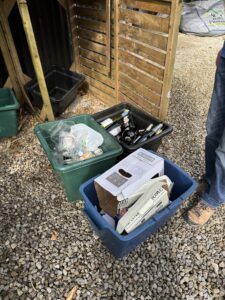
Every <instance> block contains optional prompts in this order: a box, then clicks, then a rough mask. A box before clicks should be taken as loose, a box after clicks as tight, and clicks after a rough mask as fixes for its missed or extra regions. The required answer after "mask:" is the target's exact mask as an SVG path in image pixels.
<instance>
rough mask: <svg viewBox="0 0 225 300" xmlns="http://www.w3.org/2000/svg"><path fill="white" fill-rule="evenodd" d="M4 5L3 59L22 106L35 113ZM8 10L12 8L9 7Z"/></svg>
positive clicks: (0, 17) (0, 10) (0, 22)
mask: <svg viewBox="0 0 225 300" xmlns="http://www.w3.org/2000/svg"><path fill="white" fill-rule="evenodd" d="M7 2H8V1H7ZM9 2H10V3H11V6H10V7H12V3H13V1H9ZM4 3H6V2H5V1H4V2H3V3H2V2H0V45H1V47H0V48H1V50H2V54H3V58H4V61H5V64H6V67H7V70H8V74H9V77H10V79H11V83H12V87H13V88H14V91H15V93H16V96H17V98H18V100H19V101H20V102H21V104H24V103H25V102H26V103H27V104H28V109H29V111H30V112H31V113H34V112H35V110H34V108H33V106H32V104H31V102H30V99H29V98H28V97H27V94H26V92H25V90H24V84H25V80H24V75H23V72H22V68H21V66H20V61H19V58H18V55H17V52H16V47H15V44H14V41H13V37H12V34H11V30H10V27H9V23H8V19H7V17H6V16H7V13H6V11H5V7H4V6H3V4H4ZM8 9H10V8H9V7H8Z"/></svg>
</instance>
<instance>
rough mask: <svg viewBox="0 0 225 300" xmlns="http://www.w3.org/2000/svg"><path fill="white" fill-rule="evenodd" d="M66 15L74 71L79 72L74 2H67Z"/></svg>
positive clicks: (70, 0)
mask: <svg viewBox="0 0 225 300" xmlns="http://www.w3.org/2000/svg"><path fill="white" fill-rule="evenodd" d="M68 13H69V18H70V26H71V35H72V45H73V54H74V55H73V56H74V63H73V67H74V71H76V72H80V54H79V43H78V31H77V24H76V17H75V15H76V5H75V3H74V1H72V0H68Z"/></svg>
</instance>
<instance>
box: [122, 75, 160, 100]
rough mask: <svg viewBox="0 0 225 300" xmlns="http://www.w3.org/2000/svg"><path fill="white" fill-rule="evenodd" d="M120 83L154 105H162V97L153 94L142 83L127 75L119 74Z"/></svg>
mask: <svg viewBox="0 0 225 300" xmlns="http://www.w3.org/2000/svg"><path fill="white" fill-rule="evenodd" d="M119 81H120V82H121V83H123V84H124V85H126V86H127V87H128V88H129V89H130V90H131V91H132V90H133V91H135V93H136V94H138V95H140V96H142V97H144V98H146V100H147V101H149V102H151V103H154V104H156V105H159V104H160V99H161V97H160V95H159V94H156V93H153V92H152V91H151V90H149V89H148V88H147V87H146V86H144V85H143V84H142V83H141V82H138V81H136V80H134V79H132V78H130V77H129V76H127V75H126V74H123V73H119Z"/></svg>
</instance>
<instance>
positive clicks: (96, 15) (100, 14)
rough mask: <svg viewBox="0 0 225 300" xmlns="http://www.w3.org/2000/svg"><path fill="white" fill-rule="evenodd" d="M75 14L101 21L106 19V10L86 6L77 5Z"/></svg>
mask: <svg viewBox="0 0 225 300" xmlns="http://www.w3.org/2000/svg"><path fill="white" fill-rule="evenodd" d="M75 14H76V15H78V16H82V17H85V18H89V19H93V20H99V21H101V22H105V21H106V14H105V10H98V9H95V8H91V9H90V8H86V7H76V8H75Z"/></svg>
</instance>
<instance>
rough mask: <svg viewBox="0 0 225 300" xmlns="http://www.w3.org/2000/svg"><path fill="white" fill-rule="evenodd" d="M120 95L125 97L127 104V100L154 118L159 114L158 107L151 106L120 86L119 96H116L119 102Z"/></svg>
mask: <svg viewBox="0 0 225 300" xmlns="http://www.w3.org/2000/svg"><path fill="white" fill-rule="evenodd" d="M121 95H124V96H125V97H126V100H127V102H129V100H131V101H132V102H133V103H135V104H136V105H138V106H140V107H141V108H142V109H144V110H145V111H148V112H151V113H152V114H153V115H154V116H156V115H157V114H158V113H159V108H158V107H156V106H154V105H152V104H151V103H149V102H148V101H146V100H145V99H143V98H142V97H140V96H137V95H135V94H134V93H132V92H131V91H130V90H129V89H128V88H127V87H125V86H123V85H121V84H120V86H119V95H118V96H119V100H120V101H121ZM124 96H123V98H124ZM126 100H125V101H126Z"/></svg>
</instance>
